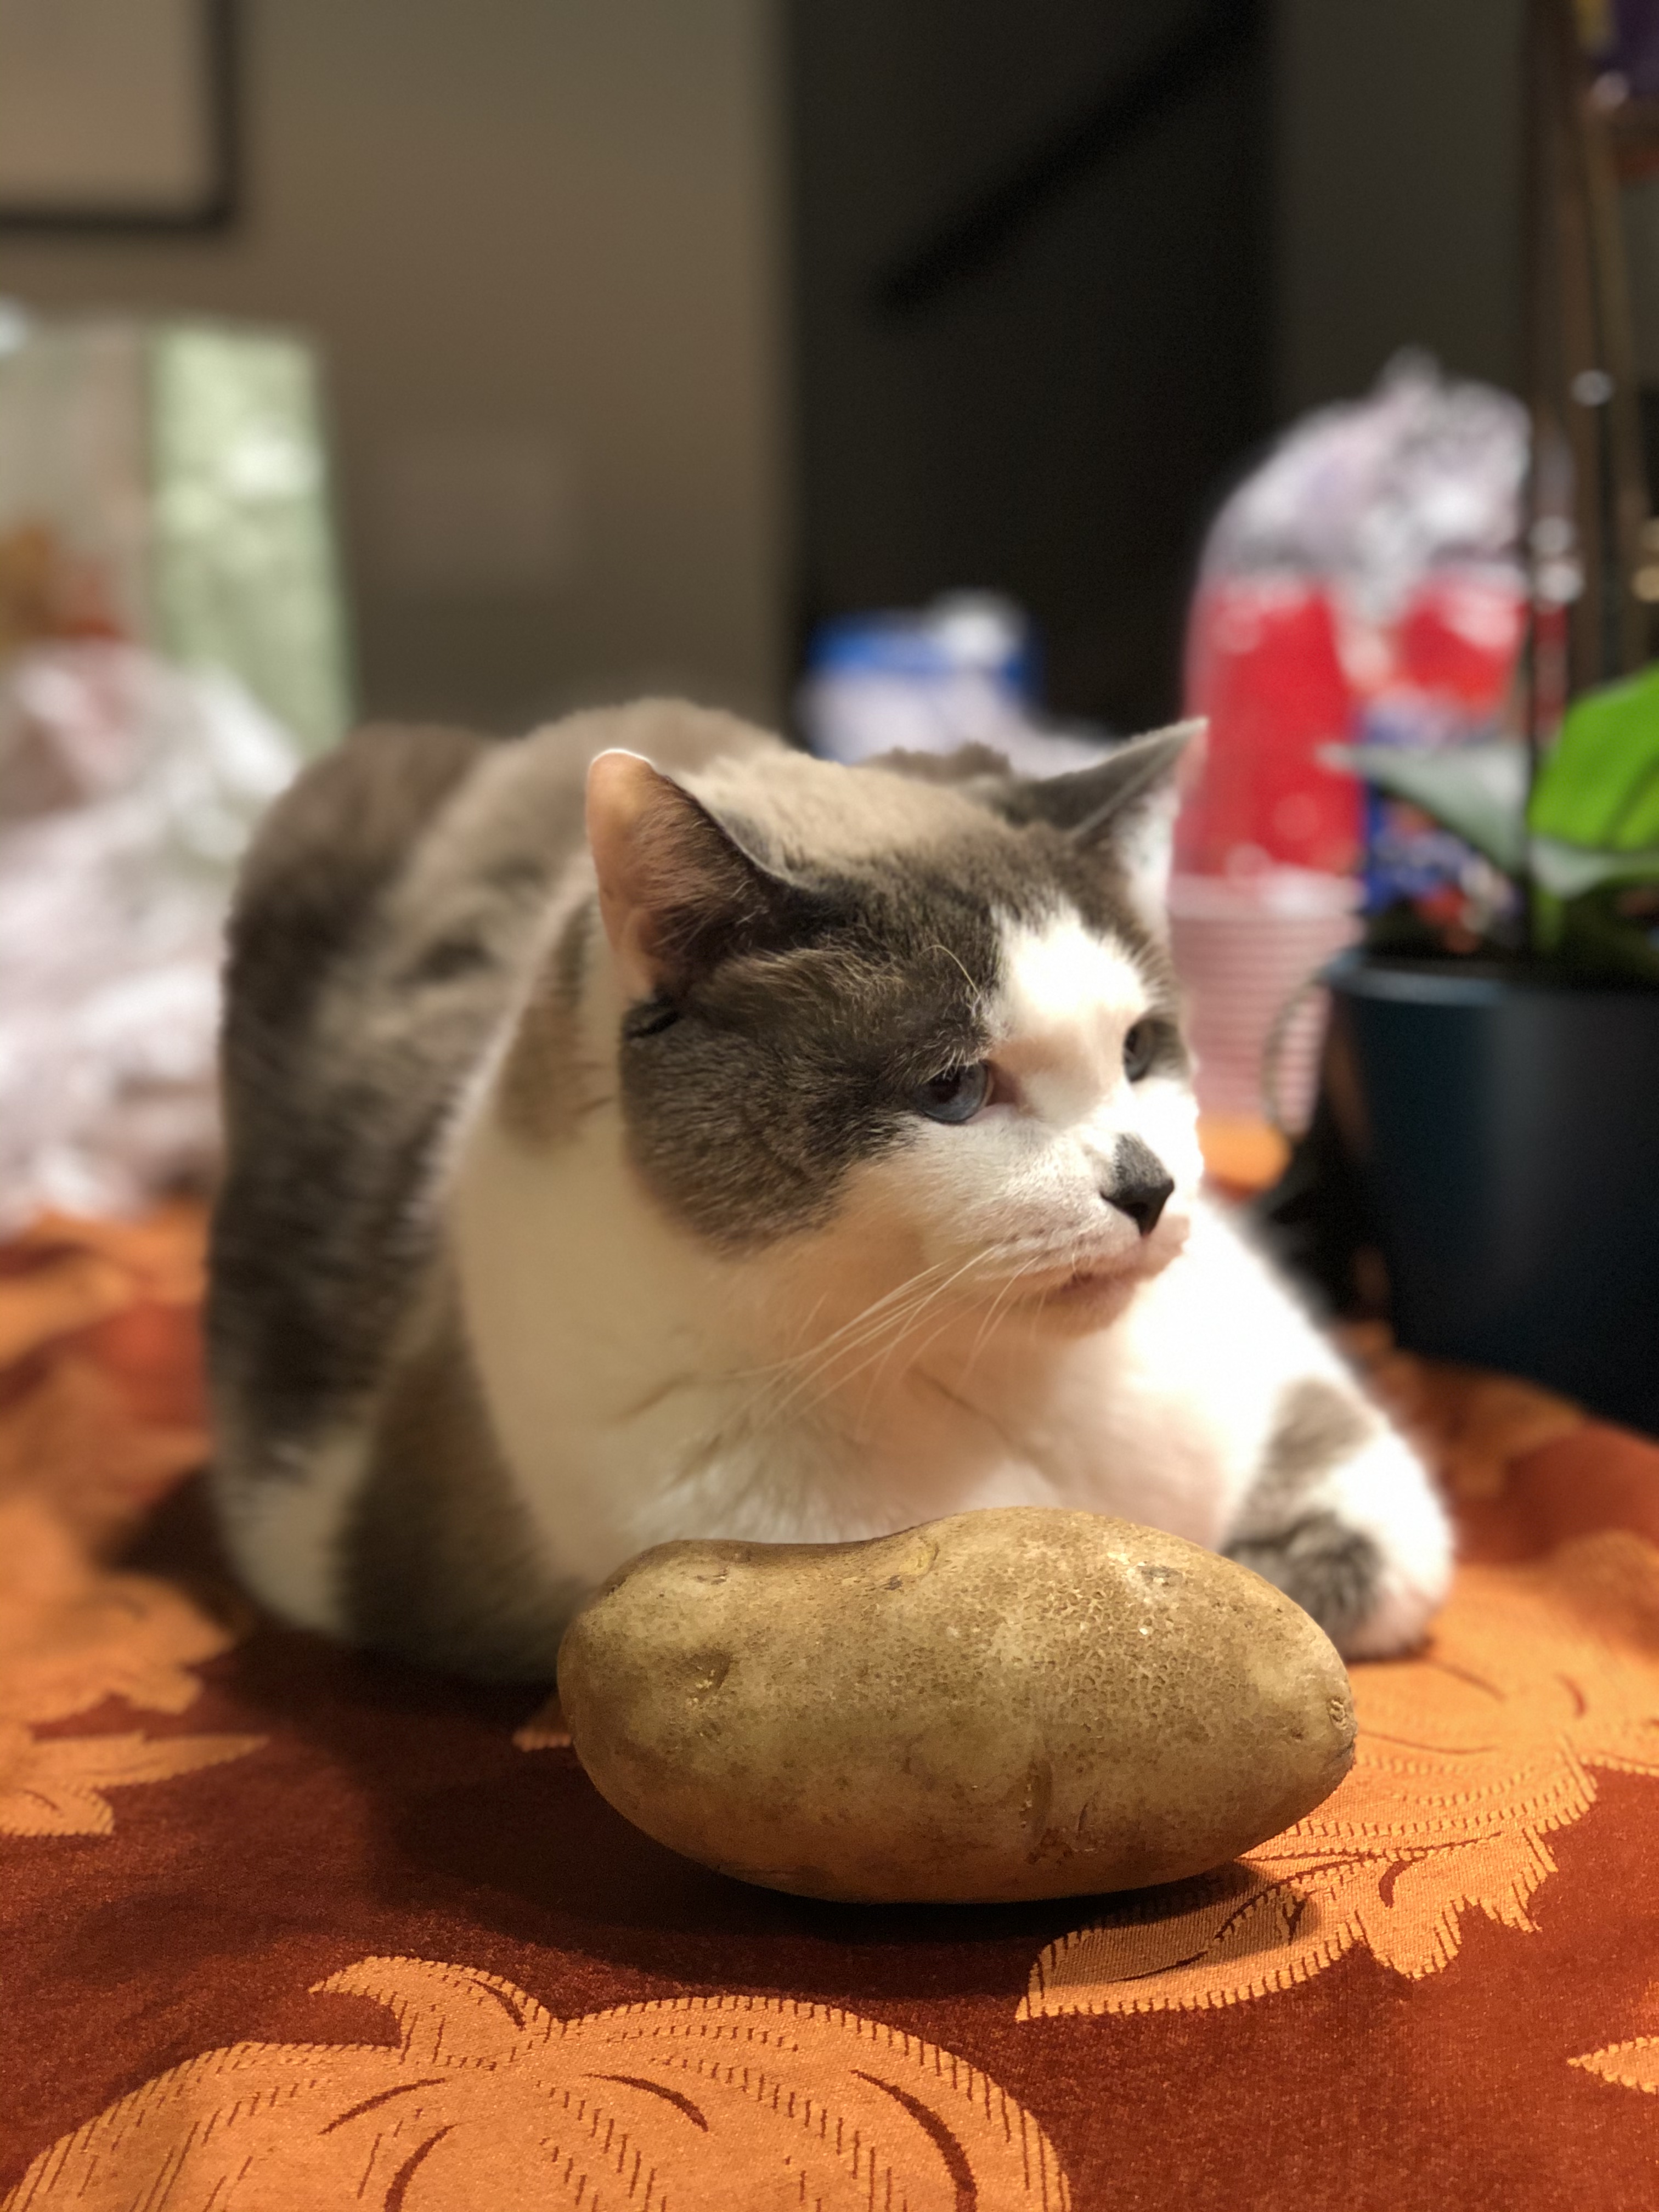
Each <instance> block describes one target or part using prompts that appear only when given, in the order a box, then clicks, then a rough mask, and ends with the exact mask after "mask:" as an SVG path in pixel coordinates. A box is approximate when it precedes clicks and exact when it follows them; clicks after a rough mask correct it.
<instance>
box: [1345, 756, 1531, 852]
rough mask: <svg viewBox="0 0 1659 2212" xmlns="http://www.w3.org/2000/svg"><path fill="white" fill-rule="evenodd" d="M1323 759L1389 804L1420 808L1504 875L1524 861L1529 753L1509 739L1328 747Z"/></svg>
mask: <svg viewBox="0 0 1659 2212" xmlns="http://www.w3.org/2000/svg"><path fill="white" fill-rule="evenodd" d="M1322 758H1323V759H1325V760H1328V761H1330V762H1332V763H1334V764H1335V765H1336V766H1338V767H1341V768H1346V769H1351V770H1352V773H1353V774H1354V775H1360V776H1364V779H1365V781H1366V782H1367V783H1370V784H1375V785H1376V788H1377V789H1378V790H1379V791H1384V792H1387V793H1388V794H1389V797H1390V798H1392V799H1405V800H1406V801H1407V803H1408V804H1409V805H1413V806H1420V807H1421V808H1422V810H1423V811H1424V813H1425V814H1428V815H1431V816H1432V817H1433V818H1434V819H1435V820H1436V821H1437V823H1439V824H1440V826H1441V827H1442V829H1450V830H1453V831H1455V834H1456V835H1457V836H1460V837H1462V839H1463V840H1464V842H1466V843H1467V844H1470V845H1473V846H1474V849H1475V851H1476V852H1477V853H1480V854H1482V855H1483V856H1484V857H1485V858H1486V860H1490V861H1491V862H1492V865H1493V866H1495V867H1499V868H1502V869H1503V870H1504V872H1505V873H1506V874H1509V875H1515V874H1516V873H1517V872H1519V871H1520V869H1521V868H1522V866H1523V865H1524V863H1525V860H1526V842H1527V833H1526V805H1527V754H1526V748H1525V747H1524V746H1523V745H1520V744H1516V743H1515V742H1514V741H1513V740H1512V739H1510V738H1483V739H1480V740H1479V741H1477V742H1475V743H1474V744H1466V745H1451V746H1448V747H1447V749H1446V750H1444V751H1443V752H1432V753H1431V752H1407V751H1406V750H1403V749H1402V748H1401V747H1397V746H1395V745H1331V746H1328V747H1327V748H1326V749H1325V750H1324V752H1323V754H1322Z"/></svg>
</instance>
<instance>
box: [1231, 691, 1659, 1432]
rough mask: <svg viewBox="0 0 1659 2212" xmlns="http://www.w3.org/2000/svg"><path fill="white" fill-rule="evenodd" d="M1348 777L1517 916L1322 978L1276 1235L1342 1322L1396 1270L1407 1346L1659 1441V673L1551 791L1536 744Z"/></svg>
mask: <svg viewBox="0 0 1659 2212" xmlns="http://www.w3.org/2000/svg"><path fill="white" fill-rule="evenodd" d="M1341 757H1342V759H1343V761H1344V762H1345V763H1346V765H1349V766H1351V767H1352V768H1354V769H1357V770H1358V773H1359V774H1360V775H1363V776H1364V777H1365V779H1366V780H1367V781H1368V782H1370V784H1371V785H1372V786H1373V787H1375V788H1376V789H1377V790H1378V791H1380V792H1383V793H1388V794H1389V795H1390V796H1391V797H1392V798H1393V799H1396V800H1403V801H1405V802H1407V803H1408V804H1409V805H1413V806H1414V807H1417V808H1419V809H1420V810H1422V811H1423V812H1424V813H1425V814H1426V815H1428V816H1429V817H1431V818H1432V820H1433V821H1435V822H1436V823H1439V824H1440V825H1441V826H1442V827H1443V828H1445V829H1449V830H1452V831H1454V832H1455V833H1456V835H1457V836H1460V837H1461V838H1462V839H1463V840H1464V841H1465V842H1466V843H1467V844H1468V846H1470V847H1472V848H1474V852H1475V853H1476V854H1479V855H1480V857H1481V859H1482V860H1484V862H1485V863H1486V865H1487V866H1488V868H1489V869H1490V870H1492V872H1494V878H1493V879H1494V880H1500V879H1501V880H1503V881H1507V882H1508V883H1509V884H1511V885H1512V886H1513V887H1514V895H1513V896H1512V897H1511V898H1510V899H1509V900H1508V901H1507V902H1504V901H1502V900H1494V901H1493V902H1492V914H1491V919H1490V924H1489V926H1488V927H1485V928H1484V929H1477V930H1474V931H1471V930H1470V929H1469V928H1468V925H1467V920H1466V921H1465V922H1464V923H1463V924H1462V926H1460V927H1455V928H1454V929H1452V930H1450V931H1448V930H1446V929H1445V928H1444V927H1438V928H1437V927H1435V926H1434V924H1433V922H1432V921H1430V920H1427V919H1425V917H1424V916H1423V915H1421V914H1420V913H1419V912H1416V911H1413V909H1412V908H1409V907H1407V906H1405V905H1400V906H1396V907H1395V908H1390V909H1389V911H1388V912H1387V913H1384V914H1383V915H1377V916H1376V917H1375V918H1374V920H1373V922H1372V925H1371V927H1370V933H1369V935H1368V940H1367V942H1366V944H1365V945H1364V946H1363V947H1362V948H1361V949H1360V950H1358V951H1356V952H1354V953H1352V954H1349V955H1347V956H1345V957H1344V958H1343V959H1342V960H1340V961H1339V962H1338V963H1336V965H1335V967H1334V969H1332V970H1331V971H1330V972H1329V973H1328V977H1327V981H1328V984H1329V987H1330V992H1331V1000H1332V1021H1331V1029H1330V1034H1329V1038H1328V1045H1327V1050H1326V1062H1325V1080H1324V1084H1323V1086H1322V1097H1321V1103H1320V1108H1319V1111H1318V1113H1317V1115H1316V1120H1315V1123H1314V1127H1312V1128H1311V1129H1310V1132H1309V1134H1308V1136H1307V1138H1306V1139H1304V1143H1303V1145H1302V1146H1300V1147H1299V1148H1298V1153H1297V1157H1296V1158H1294V1159H1293V1161H1292V1164H1291V1170H1289V1172H1288V1173H1287V1175H1286V1176H1285V1180H1284V1182H1281V1184H1280V1185H1279V1188H1278V1189H1277V1190H1276V1191H1275V1192H1274V1193H1273V1194H1270V1195H1269V1198H1268V1200H1267V1203H1266V1208H1265V1211H1266V1213H1267V1218H1268V1220H1269V1222H1270V1223H1271V1224H1273V1225H1275V1226H1276V1227H1277V1228H1278V1229H1279V1231H1280V1232H1281V1234H1282V1235H1283V1237H1285V1238H1286V1239H1287V1240H1288V1242H1289V1244H1290V1248H1291V1249H1290V1254H1289V1256H1291V1259H1292V1261H1293V1262H1294V1261H1297V1260H1299V1261H1301V1263H1302V1265H1303V1267H1304V1269H1305V1270H1307V1271H1310V1272H1311V1273H1313V1274H1314V1275H1316V1277H1317V1278H1319V1279H1322V1282H1323V1284H1324V1285H1325V1287H1326V1289H1327V1290H1328V1291H1329V1292H1330V1293H1331V1294H1332V1296H1333V1297H1334V1300H1335V1301H1336V1302H1337V1303H1338V1304H1340V1305H1343V1306H1346V1307H1347V1308H1348V1309H1349V1310H1353V1309H1354V1308H1355V1307H1356V1306H1359V1307H1362V1308H1363V1306H1364V1304H1366V1303H1367V1293H1368V1292H1369V1294H1370V1303H1372V1304H1376V1303H1378V1302H1379V1301H1378V1292H1379V1290H1380V1288H1381V1285H1379V1284H1377V1283H1376V1280H1375V1277H1376V1273H1377V1270H1376V1263H1375V1261H1374V1260H1370V1259H1369V1255H1371V1254H1372V1253H1375V1254H1376V1255H1380V1259H1381V1262H1382V1269H1383V1271H1385V1272H1386V1304H1387V1309H1388V1311H1389V1318H1390V1320H1391V1322H1392V1323H1393V1327H1394V1329H1395V1336H1396V1338H1397V1340H1398V1341H1399V1342H1400V1343H1401V1344H1402V1345H1403V1346H1407V1348H1409V1349H1411V1350H1413V1351H1418V1352H1427V1353H1431V1354H1433V1355H1437V1356H1438V1357H1441V1358H1450V1359H1457V1360H1463V1361H1468V1362H1471V1363H1474V1364H1480V1365H1485V1366H1490V1367H1496V1368H1500V1369H1504V1370H1508V1371H1509V1372H1510V1373H1514V1374H1517V1375H1522V1376H1528V1377H1530V1378H1532V1379H1534V1380H1535V1381H1537V1382H1539V1383H1544V1384H1546V1385H1547V1386H1548V1387H1550V1388H1552V1389H1557V1390H1559V1391H1562V1392H1564V1393H1565V1394H1566V1395H1569V1396H1571V1397H1573V1398H1576V1399H1577V1400H1578V1401H1579V1402H1580V1403H1582V1404H1583V1405H1584V1406H1586V1407H1589V1408H1590V1409H1591V1410H1593V1411H1595V1412H1596V1413H1601V1414H1603V1415H1605V1416H1607V1417H1608V1418H1610V1419H1615V1420H1620V1421H1623V1422H1626V1423H1629V1424H1631V1425H1634V1426H1638V1427H1643V1428H1647V1429H1650V1430H1655V1431H1659V668H1656V669H1650V670H1649V671H1646V672H1644V674H1642V675H1639V676H1638V677H1636V678H1632V679H1631V680H1629V681H1627V682H1625V683H1622V684H1616V685H1613V686H1611V687H1609V688H1607V689H1605V690H1600V691H1596V692H1593V693H1590V694H1589V695H1587V696H1584V697H1583V698H1581V699H1580V700H1579V701H1578V702H1577V703H1576V704H1575V705H1574V706H1573V707H1571V708H1570V709H1569V710H1568V712H1567V714H1566V715H1565V718H1564V720H1563V723H1562V726H1561V731H1560V734H1559V738H1558V740H1557V743H1556V744H1555V746H1554V748H1553V750H1551V751H1550V752H1549V753H1548V754H1547V756H1546V757H1544V758H1543V759H1542V760H1541V763H1538V766H1537V772H1536V774H1535V775H1532V776H1529V775H1528V767H1529V757H1528V749H1527V748H1526V747H1525V746H1524V745H1523V744H1520V743H1518V742H1508V741H1497V740H1494V741H1492V742H1491V743H1487V744H1474V745H1468V746H1464V747H1462V748H1458V749H1455V750H1448V751H1445V752H1442V753H1438V754H1435V753H1411V752H1406V751H1396V750H1390V749H1389V748H1387V747H1380V746H1370V745H1361V746H1355V747H1352V748H1348V749H1346V750H1345V751H1344V752H1343V753H1342V755H1341ZM1368 1265H1369V1268H1370V1274H1371V1276H1372V1278H1373V1279H1372V1280H1371V1281H1370V1282H1368V1281H1367V1273H1368Z"/></svg>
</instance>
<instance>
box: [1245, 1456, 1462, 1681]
mask: <svg viewBox="0 0 1659 2212" xmlns="http://www.w3.org/2000/svg"><path fill="white" fill-rule="evenodd" d="M1227 1550H1228V1553H1229V1556H1230V1557H1231V1558H1232V1559H1237V1560H1238V1561H1239V1562H1240V1564H1241V1565H1244V1566H1247V1567H1253V1568H1254V1569H1255V1571H1256V1573H1257V1574H1259V1575H1261V1576H1264V1577H1266V1579H1267V1581H1268V1582H1270V1583H1274V1584H1275V1585H1276V1586H1277V1587H1278V1588H1279V1589H1282V1590H1283V1591H1284V1592H1285V1595H1286V1596H1287V1597H1292V1598H1294V1599H1295V1600H1296V1601H1297V1604H1298V1605H1299V1606H1301V1607H1303V1608H1304V1611H1305V1612H1308V1613H1311V1614H1312V1615H1313V1617H1314V1619H1315V1620H1316V1621H1317V1622H1318V1623H1319V1625H1320V1626H1321V1627H1322V1629H1323V1630H1324V1631H1325V1633H1326V1634H1327V1635H1328V1637H1329V1638H1330V1639H1331V1641H1332V1643H1334V1644H1335V1645H1336V1647H1337V1649H1338V1650H1339V1651H1340V1652H1341V1654H1342V1656H1343V1657H1344V1658H1345V1659H1389V1658H1393V1657H1395V1656H1397V1655H1398V1654H1400V1653H1401V1652H1405V1651H1409V1650H1413V1648H1414V1647H1415V1646H1416V1645H1417V1644H1420V1643H1421V1642H1422V1640H1423V1638H1424V1637H1425V1634H1426V1633H1427V1632H1428V1628H1429V1625H1430V1623H1431V1620H1433V1618H1434V1614H1435V1612H1436V1610H1437V1607H1439V1605H1440V1602H1441V1601H1442V1599H1443V1597H1444V1596H1445V1594H1446V1589H1447V1586H1448V1584H1449V1582H1450V1580H1451V1571H1452V1536H1451V1524H1450V1522H1449V1520H1448V1519H1447V1516H1446V1511H1445V1508H1444V1507H1443V1505H1442V1504H1441V1503H1440V1500H1439V1498H1437V1495H1436V1494H1435V1491H1434V1487H1433V1485H1432V1484H1431V1482H1430V1480H1429V1478H1428V1475H1427V1474H1426V1473H1425V1471H1424V1468H1423V1466H1422V1463H1421V1462H1420V1461H1419V1459H1418V1458H1417V1456H1416V1455H1415V1454H1414V1453H1413V1451H1412V1450H1411V1449H1410V1448H1409V1447H1408V1446H1407V1444H1406V1443H1405V1442H1404V1440H1403V1439H1402V1438H1401V1437H1399V1436H1397V1435H1395V1433H1394V1431H1392V1430H1387V1431H1383V1432H1382V1433H1381V1434H1377V1435H1374V1436H1373V1437H1371V1439H1370V1441H1369V1442H1368V1443H1366V1444H1365V1445H1364V1448H1363V1449H1361V1450H1359V1451H1358V1452H1357V1453H1356V1454H1355V1455H1353V1456H1352V1458H1351V1459H1348V1460H1346V1461H1345V1462H1343V1463H1342V1464H1341V1465H1340V1467H1339V1468H1335V1469H1334V1470H1332V1471H1331V1472H1330V1473H1329V1474H1327V1475H1326V1476H1325V1477H1324V1478H1323V1479H1322V1480H1320V1481H1318V1482H1317V1483H1316V1484H1314V1485H1310V1486H1308V1487H1307V1488H1306V1489H1305V1490H1304V1491H1303V1492H1301V1493H1300V1494H1299V1495H1298V1496H1297V1498H1296V1500H1295V1504H1294V1507H1293V1508H1292V1509H1291V1510H1287V1512H1286V1514H1285V1520H1284V1522H1283V1525H1281V1526H1279V1527H1278V1528H1261V1527H1257V1528H1253V1529H1252V1530H1251V1531H1250V1532H1249V1534H1248V1535H1247V1536H1244V1537H1242V1538H1241V1539H1239V1540H1238V1541H1235V1542H1233V1543H1231V1544H1230V1545H1229V1546H1228V1547H1227Z"/></svg>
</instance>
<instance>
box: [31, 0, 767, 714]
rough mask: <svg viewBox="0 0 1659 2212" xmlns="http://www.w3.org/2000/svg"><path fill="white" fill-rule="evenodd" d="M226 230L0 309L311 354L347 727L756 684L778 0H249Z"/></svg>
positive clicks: (52, 252)
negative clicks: (116, 312) (237, 323)
mask: <svg viewBox="0 0 1659 2212" xmlns="http://www.w3.org/2000/svg"><path fill="white" fill-rule="evenodd" d="M243 25H244V40H243V55H242V80H243V116H244V124H245V133H246V211H245V213H244V215H243V216H242V218H241V220H240V222H239V223H238V224H237V226H236V227H235V228H234V230H232V231H230V232H228V233H227V234H224V235H222V236H218V237H207V238H197V239H189V238H184V239H159V238H149V239H137V240H119V239H114V240H111V239H101V240H100V239H94V238H90V237H84V238H73V239H62V238H59V239H34V240H27V239H23V238H20V237H15V236H9V237H7V238H5V239H4V240H0V291H4V292H7V293H10V294H14V295H18V296H20V297H21V298H22V299H23V300H25V301H27V302H28V303H30V304H32V305H34V306H36V307H40V308H41V309H43V310H49V309H54V308H79V307H109V306H117V307H121V306H131V307H143V308H172V309H182V310H207V311H210V312H212V313H227V314H234V315H246V316H251V317H259V318H264V319H278V320H283V321H289V322H293V323H296V324H301V325H306V326H307V327H308V328H310V329H311V330H312V331H315V332H316V333H318V334H319V337H321V339H322V341H323V343H324V346H325V352H326V359H327V363H328V368H329V374H330V378H331V390H332V396H333V404H334V411H335V419H336V428H337V444H338V457H339V464H340V485H341V503H342V508H343V523H344V526H345V532H346V539H347V545H348V550H349V562H350V569H351V574H352V579H353V595H354V601H355V608H354V612H355V617H356V638H357V645H358V662H359V675H360V692H361V696H362V702H363V704H364V705H365V707H366V708H368V710H369V711H373V712H381V711H387V712H405V713H408V712H412V713H422V714H459V715H469V716H471V717H474V718H476V719H477V720H482V721H483V722H486V723H492V724H495V725H497V726H515V725H517V724H519V723H520V722H523V721H525V720H528V719H529V718H531V717H532V716H533V715H534V714H537V713H538V712H540V711H544V710H545V709H546V708H550V707H553V706H557V705H560V704H563V703H565V702H570V701H574V700H579V699H588V698H592V697H595V696H613V695H617V694H621V693H626V692H628V691H629V690H635V689H637V688H639V687H641V685H644V684H675V685H678V686H684V687H685V688H688V689H690V690H692V691H694V692H696V693H697V694H699V695H700V696H705V697H708V698H711V699H718V700H721V701H726V702H732V703H736V704H738V705H739V706H742V707H745V708H751V709H756V710H759V711H763V712H769V711H773V710H775V708H776V706H777V703H778V696H779V693H780V690H781V678H782V673H783V670H782V654H783V644H784V617H783V608H784V602H785V597H786V593H785V580H784V578H783V576H782V574H781V568H782V546H783V520H782V508H783V504H784V496H785V490H784V484H783V470H782V463H781V452H782V435H781V320H782V317H781V294H782V283H781V273H780V270H779V265H778V264H779V261H780V254H781V247H780V234H781V191H780V189H779V184H778V171H779V168H780V166H781V157H780V150H779V147H778V143H777V142H778V139H779V137H780V136H781V117H780V112H779V100H778V94H777V91H776V87H775V78H774V59H773V53H772V33H773V21H772V10H771V6H770V3H769V0H244V4H243Z"/></svg>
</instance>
